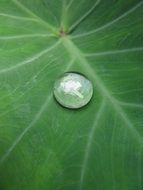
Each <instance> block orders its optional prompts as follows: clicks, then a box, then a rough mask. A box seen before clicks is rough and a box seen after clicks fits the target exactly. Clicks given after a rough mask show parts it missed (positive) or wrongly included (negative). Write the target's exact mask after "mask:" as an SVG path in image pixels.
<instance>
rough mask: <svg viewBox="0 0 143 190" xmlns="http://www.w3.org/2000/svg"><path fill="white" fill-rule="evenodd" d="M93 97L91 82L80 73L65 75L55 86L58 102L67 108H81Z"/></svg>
mask: <svg viewBox="0 0 143 190" xmlns="http://www.w3.org/2000/svg"><path fill="white" fill-rule="evenodd" d="M92 95H93V85H92V83H91V81H90V80H89V79H88V78H86V77H85V76H84V75H82V74H80V73H76V72H67V73H64V74H63V75H62V76H61V77H59V78H58V79H57V80H56V82H55V85H54V96H55V98H56V100H57V101H58V102H59V103H60V104H61V105H62V106H64V107H66V108H73V109H76V108H81V107H83V106H85V105H86V104H87V103H88V102H89V101H90V100H91V98H92Z"/></svg>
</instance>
